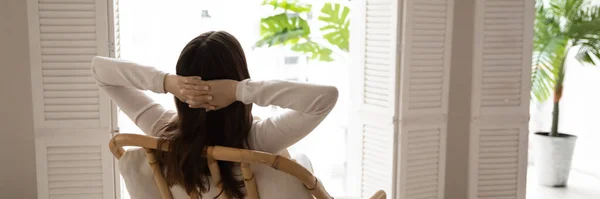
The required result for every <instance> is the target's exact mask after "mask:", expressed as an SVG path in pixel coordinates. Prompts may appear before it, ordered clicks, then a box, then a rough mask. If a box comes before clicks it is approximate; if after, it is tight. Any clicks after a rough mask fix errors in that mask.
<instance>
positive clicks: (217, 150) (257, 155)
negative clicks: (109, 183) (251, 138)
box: [109, 134, 386, 199]
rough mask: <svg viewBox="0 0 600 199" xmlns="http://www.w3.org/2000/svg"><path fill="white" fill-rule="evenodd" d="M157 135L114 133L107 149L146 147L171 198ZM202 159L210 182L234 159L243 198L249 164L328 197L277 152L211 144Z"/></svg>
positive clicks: (250, 180)
mask: <svg viewBox="0 0 600 199" xmlns="http://www.w3.org/2000/svg"><path fill="white" fill-rule="evenodd" d="M158 140H159V139H158V138H157V137H153V136H148V135H139V134H117V135H115V136H114V137H113V138H112V139H111V140H110V143H109V148H110V151H111V152H112V153H113V155H114V156H115V157H116V158H117V159H120V158H121V156H122V155H123V153H124V152H125V150H124V149H123V146H137V147H142V148H144V149H145V150H146V158H147V160H148V164H150V166H151V168H152V170H153V172H154V180H155V182H156V184H157V186H158V189H159V191H160V193H161V195H162V198H163V199H172V198H173V197H172V195H171V191H170V190H169V187H168V185H167V182H166V181H165V178H164V176H163V173H162V169H161V168H159V167H158V164H156V157H155V156H154V154H153V153H152V150H153V149H156V150H163V151H168V149H169V144H168V143H166V144H163V145H162V146H161V148H160V149H159V148H158ZM206 158H207V160H208V167H209V170H210V173H211V178H212V180H213V181H214V182H219V181H221V174H220V171H219V165H218V164H217V161H230V162H238V163H240V164H241V170H242V175H243V178H244V184H245V186H246V198H248V199H258V198H259V195H258V190H257V188H256V181H255V180H254V173H253V172H252V170H251V169H250V164H264V165H268V166H271V167H272V168H274V169H277V170H280V171H282V172H285V173H287V174H289V175H292V176H294V177H296V178H297V179H298V180H300V182H302V183H303V184H304V186H305V187H306V188H307V189H308V190H309V191H310V192H311V194H312V195H313V196H315V198H317V199H332V197H331V196H330V195H329V194H328V193H327V191H326V190H325V188H324V187H323V184H321V182H320V181H319V180H318V179H317V178H316V177H315V176H313V174H312V173H311V172H310V171H308V170H307V169H306V168H304V167H303V166H301V165H300V164H298V163H297V162H295V161H293V160H291V159H289V158H286V157H283V156H279V155H274V154H270V153H265V152H261V151H253V150H246V149H237V148H230V147H222V146H214V147H208V148H207V152H206ZM217 189H218V191H222V187H221V186H217ZM195 194H197V193H193V194H192V195H191V196H190V197H191V198H198V196H197V195H195ZM385 197H386V194H385V192H383V191H381V190H380V191H378V192H377V193H375V194H374V195H373V196H372V197H371V199H384V198H385ZM219 198H220V199H228V198H229V196H227V195H225V194H221V195H220V196H219Z"/></svg>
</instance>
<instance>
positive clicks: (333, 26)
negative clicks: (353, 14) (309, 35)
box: [319, 3, 350, 52]
mask: <svg viewBox="0 0 600 199" xmlns="http://www.w3.org/2000/svg"><path fill="white" fill-rule="evenodd" d="M349 13H350V8H348V7H346V6H343V7H342V5H340V4H332V3H326V4H325V5H324V6H323V8H322V9H321V16H319V20H320V21H322V22H325V23H326V24H327V25H325V26H323V27H321V28H320V30H321V31H323V32H324V34H323V38H325V39H326V40H327V41H328V42H329V43H331V44H333V45H335V46H337V47H338V48H340V49H342V50H343V51H346V52H348V51H349V41H350V30H349V27H350V18H349V17H348V14H349Z"/></svg>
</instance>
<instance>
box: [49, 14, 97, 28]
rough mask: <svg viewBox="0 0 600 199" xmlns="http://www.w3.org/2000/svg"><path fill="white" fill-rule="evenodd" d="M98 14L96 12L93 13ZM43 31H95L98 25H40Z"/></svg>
mask: <svg viewBox="0 0 600 199" xmlns="http://www.w3.org/2000/svg"><path fill="white" fill-rule="evenodd" d="M93 14H96V13H93ZM40 32H41V33H95V32H96V26H40Z"/></svg>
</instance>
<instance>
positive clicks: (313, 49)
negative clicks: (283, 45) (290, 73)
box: [292, 41, 333, 62]
mask: <svg viewBox="0 0 600 199" xmlns="http://www.w3.org/2000/svg"><path fill="white" fill-rule="evenodd" d="M292 50H293V51H295V52H302V53H304V54H307V55H308V56H310V59H313V60H315V59H318V60H319V61H325V62H330V61H333V59H332V58H331V53H332V52H333V51H332V50H331V49H329V48H326V47H324V46H322V45H319V44H318V43H315V42H313V41H306V42H303V43H298V44H296V45H294V46H292Z"/></svg>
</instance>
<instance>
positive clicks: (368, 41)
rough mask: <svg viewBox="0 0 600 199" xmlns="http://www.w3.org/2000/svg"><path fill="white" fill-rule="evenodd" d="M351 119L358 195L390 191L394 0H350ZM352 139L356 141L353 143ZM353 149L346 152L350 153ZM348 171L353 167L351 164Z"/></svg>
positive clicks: (393, 125) (394, 83) (395, 34)
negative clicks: (351, 7) (356, 161)
mask: <svg viewBox="0 0 600 199" xmlns="http://www.w3.org/2000/svg"><path fill="white" fill-rule="evenodd" d="M352 3H353V4H354V5H353V11H352V13H353V17H352V28H353V29H352V31H351V40H350V45H351V47H350V51H351V52H350V53H351V57H352V59H353V60H352V63H355V64H353V65H352V67H353V68H352V70H351V71H352V73H351V74H352V78H351V79H352V85H351V86H352V88H353V89H352V91H353V93H352V105H353V106H352V107H353V110H352V113H353V115H351V118H352V121H351V124H350V125H351V126H350V133H351V134H352V135H361V136H360V139H358V140H357V141H356V143H351V144H350V145H351V146H353V147H358V146H360V150H359V151H356V152H357V153H359V154H360V159H361V160H360V167H359V168H357V170H356V171H357V172H358V173H360V176H359V177H358V178H359V179H360V187H357V188H358V189H360V193H359V194H360V195H361V196H362V197H363V198H365V197H368V196H370V195H371V194H373V193H375V191H376V190H379V189H383V190H385V191H386V193H387V194H388V197H389V198H391V197H392V196H393V193H392V191H393V186H394V183H395V179H394V178H395V177H394V176H395V167H394V165H395V159H396V158H395V151H396V150H395V148H396V145H397V144H396V141H395V140H396V138H397V126H396V121H395V119H396V111H397V95H398V81H397V80H398V73H397V67H398V64H399V62H398V59H397V53H396V49H397V39H398V36H399V34H398V29H397V28H398V25H397V24H398V22H399V20H398V6H399V5H398V1H395V0H363V1H353V2H352ZM355 144H356V145H355ZM356 155H358V154H354V153H351V156H356ZM350 172H354V171H352V170H351V169H350Z"/></svg>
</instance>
